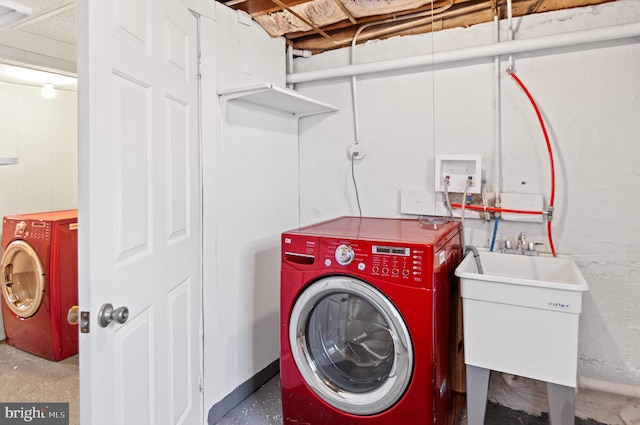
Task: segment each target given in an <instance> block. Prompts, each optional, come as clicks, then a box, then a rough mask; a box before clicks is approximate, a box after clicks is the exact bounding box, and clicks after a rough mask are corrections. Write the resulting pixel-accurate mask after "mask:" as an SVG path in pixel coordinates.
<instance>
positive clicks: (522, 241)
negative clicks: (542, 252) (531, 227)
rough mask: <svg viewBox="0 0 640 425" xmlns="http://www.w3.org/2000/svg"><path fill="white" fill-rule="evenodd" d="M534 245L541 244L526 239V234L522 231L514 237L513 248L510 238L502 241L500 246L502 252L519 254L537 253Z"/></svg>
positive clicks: (533, 254)
mask: <svg viewBox="0 0 640 425" xmlns="http://www.w3.org/2000/svg"><path fill="white" fill-rule="evenodd" d="M536 245H541V244H540V243H535V242H531V241H527V236H526V234H525V233H524V232H522V233H520V234H519V235H518V237H517V239H516V247H515V248H513V247H512V245H511V241H510V240H508V239H507V240H505V241H504V248H502V252H504V253H506V254H519V255H532V256H536V255H538V251H536Z"/></svg>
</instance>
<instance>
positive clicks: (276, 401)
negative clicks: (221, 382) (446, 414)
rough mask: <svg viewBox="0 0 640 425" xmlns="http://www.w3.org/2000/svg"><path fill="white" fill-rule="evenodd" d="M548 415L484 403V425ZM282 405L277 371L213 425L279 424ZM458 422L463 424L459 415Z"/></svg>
mask: <svg viewBox="0 0 640 425" xmlns="http://www.w3.org/2000/svg"><path fill="white" fill-rule="evenodd" d="M548 423H549V419H548V416H547V415H546V414H544V415H543V416H534V415H529V414H527V413H525V412H519V411H515V410H511V409H508V408H506V407H503V406H500V405H498V404H495V403H488V404H487V412H486V415H485V421H484V425H547V424H548ZM280 424H282V406H281V404H280V375H276V376H274V377H273V378H272V379H271V380H269V381H268V382H267V383H266V384H265V385H263V386H262V387H261V388H259V389H258V390H257V391H256V392H254V393H253V394H251V395H250V396H249V397H247V398H246V399H245V400H244V401H243V402H242V403H240V404H239V405H238V406H236V407H235V408H234V409H233V410H232V411H231V412H229V413H228V414H227V415H226V416H225V417H224V418H222V419H221V420H220V421H218V422H217V424H216V425H280ZM459 425H467V417H466V415H463V417H462V418H461V419H460V422H459ZM575 425H604V424H601V423H599V422H596V421H593V420H585V419H580V418H576V424H575Z"/></svg>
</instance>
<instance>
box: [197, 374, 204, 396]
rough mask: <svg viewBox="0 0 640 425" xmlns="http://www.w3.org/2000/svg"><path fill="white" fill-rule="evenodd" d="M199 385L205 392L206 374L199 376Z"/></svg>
mask: <svg viewBox="0 0 640 425" xmlns="http://www.w3.org/2000/svg"><path fill="white" fill-rule="evenodd" d="M198 386H199V387H200V392H201V393H204V376H203V375H200V376H198Z"/></svg>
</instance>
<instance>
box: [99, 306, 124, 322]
mask: <svg viewBox="0 0 640 425" xmlns="http://www.w3.org/2000/svg"><path fill="white" fill-rule="evenodd" d="M128 318H129V309H128V308H127V307H124V306H123V307H119V308H116V309H114V308H113V305H111V304H110V303H106V304H103V305H102V307H100V311H99V312H98V324H99V325H100V326H102V327H103V328H106V327H107V326H109V323H111V322H116V323H121V324H122V323H124V322H126V321H127V319H128Z"/></svg>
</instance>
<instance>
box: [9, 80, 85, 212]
mask: <svg viewBox="0 0 640 425" xmlns="http://www.w3.org/2000/svg"><path fill="white" fill-rule="evenodd" d="M76 103H77V102H76V93H75V92H70V91H62V90H58V91H57V96H56V97H55V98H53V99H49V100H47V99H43V98H42V96H41V95H40V88H38V87H31V86H23V85H19V84H12V83H3V82H0V117H2V121H1V122H2V125H0V156H1V157H18V158H19V164H18V165H7V166H0V188H1V189H0V216H1V217H4V216H7V215H10V214H21V213H31V212H41V211H53V210H59V209H69V208H76V207H77V192H78V183H77V176H78V171H77V168H78V166H77V162H78V160H77V158H78V155H77V150H78V147H77V134H76V133H77V124H76V122H77V119H76V114H77V107H76Z"/></svg>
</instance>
